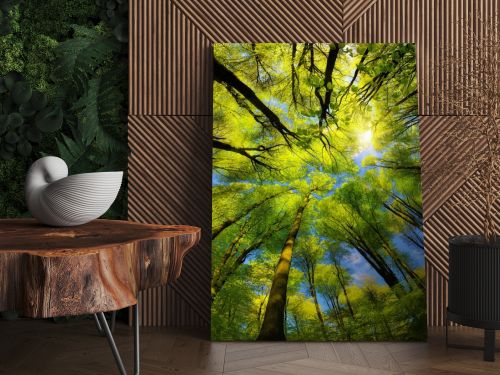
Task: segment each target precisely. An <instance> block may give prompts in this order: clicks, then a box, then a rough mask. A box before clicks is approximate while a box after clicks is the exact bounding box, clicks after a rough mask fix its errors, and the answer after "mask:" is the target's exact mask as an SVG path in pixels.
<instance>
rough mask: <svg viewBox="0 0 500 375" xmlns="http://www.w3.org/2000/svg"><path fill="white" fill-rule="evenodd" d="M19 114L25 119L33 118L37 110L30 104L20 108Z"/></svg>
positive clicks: (22, 105)
mask: <svg viewBox="0 0 500 375" xmlns="http://www.w3.org/2000/svg"><path fill="white" fill-rule="evenodd" d="M19 113H20V114H21V115H23V116H24V117H31V116H33V115H34V114H35V113H36V109H35V108H33V106H32V105H31V103H30V102H28V103H24V104H21V105H20V106H19Z"/></svg>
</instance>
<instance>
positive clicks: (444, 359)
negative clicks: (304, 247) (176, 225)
mask: <svg viewBox="0 0 500 375" xmlns="http://www.w3.org/2000/svg"><path fill="white" fill-rule="evenodd" d="M115 336H116V338H117V344H118V346H119V348H121V350H122V356H123V357H124V358H125V361H126V364H127V366H128V368H130V366H131V354H132V352H131V331H130V329H129V328H128V327H127V326H125V325H124V324H118V326H117V330H116V334H115ZM204 336H205V337H206V334H205V333H203V332H199V331H196V330H187V329H186V330H179V329H151V328H148V329H143V331H142V337H141V345H142V350H141V351H142V372H141V374H142V375H157V374H176V375H195V374H207V375H216V374H226V375H265V374H269V375H283V374H291V375H301V374H304V375H326V374H329V375H330V374H334V375H337V374H338V375H344V374H345V375H347V374H356V375H372V374H373V375H384V374H418V375H422V374H424V375H426V374H440V375H443V374H468V375H469V374H498V373H500V353H498V354H497V355H498V362H495V363H488V362H483V361H482V352H480V351H474V350H459V349H448V350H447V349H446V348H445V345H444V336H443V331H442V330H441V329H438V330H433V331H431V332H430V337H429V341H428V343H294V342H291V343H243V342H241V343H212V342H210V341H208V340H207V339H206V338H204ZM451 338H452V339H453V340H454V341H455V342H461V343H467V344H481V333H480V332H479V331H475V330H471V329H463V328H462V329H459V328H453V329H452V334H451ZM498 345H499V347H500V342H498ZM117 373H118V371H117V370H116V367H115V364H114V362H113V359H112V356H111V351H110V349H109V348H108V346H107V343H106V341H105V339H104V338H102V337H99V336H98V335H97V333H96V330H95V326H94V323H93V321H91V320H86V321H77V322H69V323H64V324H54V323H52V322H50V321H40V320H38V321H34V320H20V321H19V320H18V321H10V322H7V321H0V374H9V375H28V374H38V375H48V374H51V375H59V374H61V375H62V374H64V375H71V374H75V375H77V374H78V375H85V374H94V375H95V374H98V375H100V374H103V375H104V374H106V375H112V374H117Z"/></svg>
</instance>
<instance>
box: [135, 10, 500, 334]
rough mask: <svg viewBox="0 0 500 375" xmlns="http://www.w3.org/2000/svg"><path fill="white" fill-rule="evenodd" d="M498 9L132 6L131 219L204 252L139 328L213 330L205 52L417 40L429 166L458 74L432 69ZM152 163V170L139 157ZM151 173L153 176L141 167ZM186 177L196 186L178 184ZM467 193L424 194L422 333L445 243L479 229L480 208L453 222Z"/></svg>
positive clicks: (437, 304) (441, 293)
mask: <svg viewBox="0 0 500 375" xmlns="http://www.w3.org/2000/svg"><path fill="white" fill-rule="evenodd" d="M499 10H500V2H499V1H491V0H441V1H438V2H437V1H435V0H343V1H342V0H328V1H324V0H309V1H303V0H286V1H268V0H255V1H241V0H131V1H130V43H129V49H130V50H129V52H130V70H129V82H130V83H129V95H130V99H129V114H130V115H131V116H130V117H129V141H130V147H131V153H132V154H131V156H130V161H129V163H130V164H129V169H130V171H129V172H130V173H129V184H130V192H129V216H130V219H134V220H139V221H152V220H153V221H154V222H159V223H160V222H161V223H164V224H170V223H172V222H173V221H175V222H179V223H180V222H182V223H185V224H191V225H198V226H201V227H202V228H203V233H202V242H201V244H200V245H199V246H200V248H198V249H196V250H195V251H193V252H191V253H190V254H189V255H188V256H187V257H186V259H185V264H184V268H183V275H182V276H181V278H180V279H179V280H178V281H177V282H176V283H175V284H174V285H172V286H169V287H167V288H163V289H160V290H155V291H149V292H145V293H143V294H142V295H141V300H142V302H143V311H142V312H143V324H147V325H208V323H209V320H210V303H209V301H210V297H209V296H210V291H209V290H208V285H209V273H210V244H209V242H204V241H206V240H207V238H209V237H210V215H209V209H208V210H207V209H206V207H207V205H208V207H210V185H209V183H210V173H209V172H210V167H208V169H207V170H206V171H205V170H204V169H203V168H202V167H201V166H203V165H207V163H208V165H209V164H210V153H211V152H210V147H211V130H210V121H211V120H210V119H211V117H210V116H211V114H212V98H211V85H212V62H211V61H212V55H211V48H210V47H211V43H215V42H219V43H220V42H309V41H318V42H335V41H338V42H341V41H345V42H352V43H355V42H384V43H390V42H396V43H397V42H415V43H416V48H417V69H418V80H419V92H418V96H419V114H420V115H421V116H422V118H421V122H420V131H421V135H422V139H421V148H422V153H423V155H422V162H423V163H424V166H425V163H426V158H427V157H428V156H429V155H431V159H432V148H430V147H429V148H427V150H430V152H431V153H430V154H429V153H427V155H424V154H425V153H426V152H427V150H426V143H428V142H432V141H433V140H434V141H435V140H436V139H439V137H440V136H441V135H442V134H443V133H442V132H441V127H442V126H446V123H447V121H448V120H447V118H446V117H447V116H450V115H453V113H450V112H449V111H448V110H447V109H446V108H442V107H440V106H438V104H437V103H436V101H435V100H434V94H435V93H436V92H439V90H440V86H439V84H440V82H446V81H447V80H448V81H449V80H452V79H453V78H454V74H457V73H452V72H447V71H443V69H441V68H439V59H440V56H441V52H442V47H443V46H447V47H449V46H453V47H454V48H456V49H457V50H459V49H460V48H461V46H463V35H462V33H461V26H460V24H459V21H460V20H461V19H464V18H467V17H468V16H469V14H471V15H473V16H474V15H477V14H481V15H482V16H483V17H491V16H494V15H496V14H498V12H499ZM473 27H477V25H473ZM443 115H446V116H443ZM431 134H432V135H431ZM159 135H161V136H159ZM186 136H190V137H194V139H195V141H192V140H187V139H185V138H184V137H186ZM190 142H194V143H190ZM162 143H163V144H164V145H163V146H161V147H160V144H162ZM429 144H431V143H429ZM185 145H186V147H194V151H195V153H193V155H195V156H192V157H193V158H194V159H192V162H193V163H194V164H191V165H190V168H193V169H192V171H196V172H190V173H191V175H189V174H186V171H185V170H184V169H183V168H184V166H185V165H186V160H184V159H183V153H181V152H175V150H176V147H177V148H182V147H184V146H185ZM189 145H190V146H189ZM197 147H199V149H198V148H197ZM144 150H146V151H144ZM147 153H149V154H148V155H149V159H147V160H150V161H152V164H149V165H148V164H147V163H145V160H146V159H143V158H146V154H147ZM197 163H199V166H196V164H197ZM164 164H167V165H168V166H165V165H164ZM146 166H147V167H148V168H150V169H151V174H150V175H145V174H144V171H143V170H142V169H141V168H145V167H146ZM193 173H194V174H193ZM197 173H199V175H198V174H197ZM185 176H190V177H193V178H195V181H196V182H193V181H191V180H185V179H184V180H183V178H185ZM423 180H425V175H424V176H423ZM183 181H184V183H183ZM473 183H474V182H473V179H470V180H469V181H462V182H461V183H457V184H454V185H453V184H452V185H447V186H449V189H448V191H447V192H446V194H444V195H442V196H440V197H439V198H436V197H435V196H434V195H433V196H430V195H428V194H426V190H425V183H424V186H423V188H424V190H423V195H424V196H423V198H424V202H423V204H424V213H427V212H429V214H428V215H425V214H424V220H425V228H424V233H425V234H424V237H425V245H426V260H427V263H426V271H427V272H426V274H427V286H428V287H427V300H428V303H427V308H428V324H429V325H442V324H443V321H444V320H443V316H444V315H443V314H444V309H445V306H446V303H447V295H446V289H447V284H446V283H447V241H446V238H447V236H448V235H449V234H458V233H459V232H463V233H467V232H470V233H472V232H474V231H475V229H476V228H477V225H478V223H479V217H480V207H468V208H467V212H462V213H457V212H456V210H457V208H456V207H457V206H456V205H455V204H453V202H454V200H456V199H461V197H463V196H464V195H465V196H466V195H467V191H468V189H470V188H471V184H473ZM188 185H189V186H188ZM184 191H191V192H194V194H195V195H199V197H200V200H198V201H197V202H198V204H200V206H197V207H192V206H191V208H190V209H184V210H181V209H179V207H180V206H179V202H180V201H179V200H176V199H175V197H176V194H179V193H180V192H184ZM202 197H205V198H206V201H203V199H202ZM153 198H154V200H153ZM182 199H187V198H185V196H184V198H182ZM182 199H181V201H182ZM152 200H153V201H154V202H157V203H158V204H153V203H152ZM186 204H188V203H187V201H186ZM203 204H205V205H203ZM207 212H208V213H207ZM460 214H461V215H467V220H464V221H463V222H462V224H461V226H460V227H457V226H456V225H455V220H453V221H452V220H450V217H453V216H452V215H460ZM464 223H465V224H464ZM203 239H205V240H203ZM204 288H206V289H204Z"/></svg>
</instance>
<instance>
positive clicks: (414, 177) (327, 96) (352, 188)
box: [211, 43, 426, 341]
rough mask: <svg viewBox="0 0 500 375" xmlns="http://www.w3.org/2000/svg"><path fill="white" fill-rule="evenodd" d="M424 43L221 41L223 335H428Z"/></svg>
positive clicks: (217, 204)
mask: <svg viewBox="0 0 500 375" xmlns="http://www.w3.org/2000/svg"><path fill="white" fill-rule="evenodd" d="M417 112H418V111H417V84H416V59H415V46H414V45H413V44H344V43H333V44H309V43H306V44H216V45H215V46H214V102H213V125H214V135H213V203H212V204H213V219H212V254H213V255H212V283H211V293H212V301H213V302H212V339H214V340H295V341H297V340H299V341H300V340H312V341H323V340H325V341H327V340H331V341H341V340H346V341H348V340H349V341H379V340H384V341H387V340H391V341H392V340H422V339H425V337H426V312H425V311H426V307H425V283H424V248H423V234H422V199H421V186H420V156H419V138H418V134H419V132H418V117H417Z"/></svg>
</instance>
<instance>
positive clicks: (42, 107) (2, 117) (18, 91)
mask: <svg viewBox="0 0 500 375" xmlns="http://www.w3.org/2000/svg"><path fill="white" fill-rule="evenodd" d="M62 122H63V117H62V111H61V109H60V108H57V107H47V97H46V95H45V94H44V93H41V92H39V91H37V90H33V89H32V88H31V86H30V85H29V83H28V82H26V81H25V80H24V79H23V77H22V76H21V75H20V74H19V73H17V72H10V73H8V74H7V75H5V76H3V77H0V136H1V138H0V157H1V158H3V159H10V158H12V157H13V156H15V155H17V156H21V157H27V156H29V155H30V154H31V151H32V150H33V147H36V146H37V145H38V143H39V142H40V141H41V140H42V133H48V132H54V131H57V130H59V129H60V128H61V126H62Z"/></svg>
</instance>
